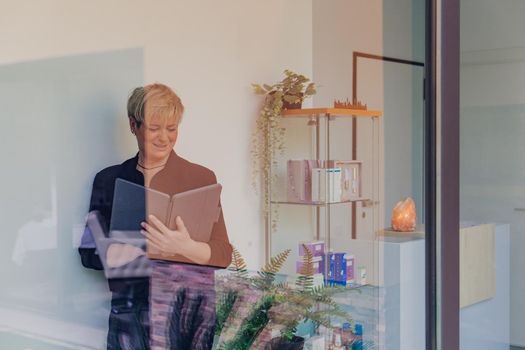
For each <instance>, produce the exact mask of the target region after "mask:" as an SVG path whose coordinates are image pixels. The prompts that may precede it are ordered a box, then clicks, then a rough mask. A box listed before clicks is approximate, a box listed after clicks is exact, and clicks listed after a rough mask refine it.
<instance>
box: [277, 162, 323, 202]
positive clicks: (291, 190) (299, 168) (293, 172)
mask: <svg viewBox="0 0 525 350" xmlns="http://www.w3.org/2000/svg"><path fill="white" fill-rule="evenodd" d="M320 163H321V161H319V160H307V159H304V160H288V162H287V164H286V175H287V176H286V177H287V181H286V195H287V200H288V201H290V202H311V201H312V169H313V168H319V167H320Z"/></svg>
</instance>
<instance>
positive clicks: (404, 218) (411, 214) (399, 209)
mask: <svg viewBox="0 0 525 350" xmlns="http://www.w3.org/2000/svg"><path fill="white" fill-rule="evenodd" d="M392 229H394V231H401V232H412V231H414V230H415V229H416V204H415V203H414V200H413V199H412V198H410V197H407V198H405V199H404V200H402V201H399V202H397V204H396V206H395V207H394V209H392Z"/></svg>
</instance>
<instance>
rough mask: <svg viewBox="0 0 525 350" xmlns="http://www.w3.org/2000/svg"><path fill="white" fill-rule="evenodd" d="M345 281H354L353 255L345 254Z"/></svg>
mask: <svg viewBox="0 0 525 350" xmlns="http://www.w3.org/2000/svg"><path fill="white" fill-rule="evenodd" d="M346 282H347V283H355V257H354V256H353V255H347V256H346Z"/></svg>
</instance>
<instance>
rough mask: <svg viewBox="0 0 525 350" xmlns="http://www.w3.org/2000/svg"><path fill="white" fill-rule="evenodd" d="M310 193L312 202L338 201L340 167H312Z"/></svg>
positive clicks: (339, 193) (339, 195) (340, 194)
mask: <svg viewBox="0 0 525 350" xmlns="http://www.w3.org/2000/svg"><path fill="white" fill-rule="evenodd" d="M311 193H312V201H313V202H327V203H334V202H340V201H341V197H342V187H341V168H327V169H325V168H313V169H312V191H311Z"/></svg>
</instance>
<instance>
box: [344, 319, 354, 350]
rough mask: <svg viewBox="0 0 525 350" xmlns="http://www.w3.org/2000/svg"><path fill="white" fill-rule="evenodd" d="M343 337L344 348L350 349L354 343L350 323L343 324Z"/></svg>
mask: <svg viewBox="0 0 525 350" xmlns="http://www.w3.org/2000/svg"><path fill="white" fill-rule="evenodd" d="M341 337H342V341H343V346H345V347H349V346H351V345H352V342H353V341H354V333H353V332H352V326H351V325H350V323H349V322H345V323H343V331H342V335H341Z"/></svg>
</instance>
